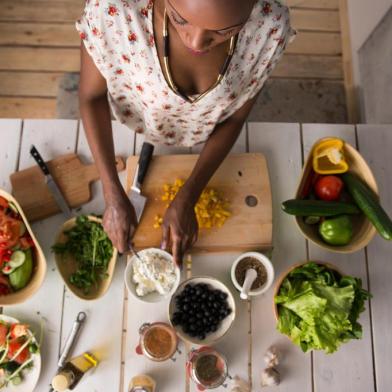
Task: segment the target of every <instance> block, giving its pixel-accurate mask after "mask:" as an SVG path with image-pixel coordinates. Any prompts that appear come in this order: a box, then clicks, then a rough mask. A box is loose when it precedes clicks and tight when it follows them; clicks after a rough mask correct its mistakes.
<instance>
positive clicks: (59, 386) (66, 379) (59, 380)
mask: <svg viewBox="0 0 392 392" xmlns="http://www.w3.org/2000/svg"><path fill="white" fill-rule="evenodd" d="M72 381H73V376H72V373H70V372H61V373H59V374H56V375H55V376H54V377H53V380H52V387H53V389H54V390H55V391H56V392H63V391H66V390H67V389H68V388H69V387H70V385H71V384H72Z"/></svg>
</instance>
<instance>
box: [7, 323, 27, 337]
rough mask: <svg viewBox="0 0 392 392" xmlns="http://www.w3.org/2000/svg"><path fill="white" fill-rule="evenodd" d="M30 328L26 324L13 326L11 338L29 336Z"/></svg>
mask: <svg viewBox="0 0 392 392" xmlns="http://www.w3.org/2000/svg"><path fill="white" fill-rule="evenodd" d="M28 330H29V326H28V325H26V324H12V325H11V338H12V339H14V338H20V337H21V336H27V331H28Z"/></svg>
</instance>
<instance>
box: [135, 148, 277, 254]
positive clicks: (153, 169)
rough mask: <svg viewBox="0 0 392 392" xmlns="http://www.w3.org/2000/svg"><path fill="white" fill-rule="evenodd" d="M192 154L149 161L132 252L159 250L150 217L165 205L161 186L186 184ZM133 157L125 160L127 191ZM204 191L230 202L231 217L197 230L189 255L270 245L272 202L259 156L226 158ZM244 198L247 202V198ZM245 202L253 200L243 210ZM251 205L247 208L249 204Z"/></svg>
mask: <svg viewBox="0 0 392 392" xmlns="http://www.w3.org/2000/svg"><path fill="white" fill-rule="evenodd" d="M198 157H199V156H198V155H163V156H154V157H153V160H152V162H151V164H150V167H149V169H148V173H147V176H146V179H145V180H144V183H143V186H142V194H143V195H144V196H146V197H147V198H148V201H147V204H146V207H145V210H144V212H143V216H142V219H141V222H140V225H139V227H138V229H137V231H136V234H135V238H134V239H135V246H136V248H138V249H144V248H148V247H159V246H160V243H161V229H154V228H153V224H154V217H155V216H156V215H157V214H159V215H161V216H163V215H164V212H165V204H166V202H164V201H162V200H161V195H162V193H163V190H162V187H163V185H164V184H169V183H170V184H172V183H174V181H175V180H176V179H177V178H179V179H183V180H186V179H187V178H188V177H189V175H190V173H191V171H192V169H193V167H194V165H195V163H196V161H197V159H198ZM137 161H138V157H130V158H128V160H127V192H129V190H130V188H131V185H132V180H133V176H134V173H135V168H136V165H137ZM208 187H211V188H214V189H216V190H217V191H219V192H220V193H221V194H222V195H223V197H224V198H227V199H228V200H229V202H230V211H231V213H232V216H231V217H230V218H229V219H228V220H227V221H226V223H225V224H224V225H223V226H222V227H221V228H213V229H201V230H200V233H199V239H198V241H197V243H196V244H195V246H194V249H193V250H192V251H196V252H230V251H233V252H234V251H249V250H267V249H270V248H271V246H272V201H271V188H270V181H269V176H268V169H267V162H266V159H265V157H264V156H263V155H261V154H233V155H229V156H228V157H227V158H226V160H225V161H224V162H223V164H222V165H221V166H220V168H219V169H218V170H217V172H216V173H215V175H214V176H213V178H212V179H211V181H210V183H209V184H208ZM249 197H250V198H249ZM247 200H248V202H249V200H250V201H251V202H252V201H255V200H256V203H257V204H256V205H255V206H249V205H248V204H247ZM251 204H252V203H251Z"/></svg>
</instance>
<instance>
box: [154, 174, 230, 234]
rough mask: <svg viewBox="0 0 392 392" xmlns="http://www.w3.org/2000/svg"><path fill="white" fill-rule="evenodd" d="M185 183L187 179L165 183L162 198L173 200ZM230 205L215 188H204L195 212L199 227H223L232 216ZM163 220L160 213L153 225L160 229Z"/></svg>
mask: <svg viewBox="0 0 392 392" xmlns="http://www.w3.org/2000/svg"><path fill="white" fill-rule="evenodd" d="M184 184H185V181H184V180H182V179H176V180H175V181H174V183H173V184H164V185H163V194H162V196H161V200H162V201H167V202H171V201H173V200H174V198H175V197H176V195H177V192H178V191H179V190H180V189H181V187H182V186H183V185H184ZM229 206H230V203H229V201H228V200H227V199H225V198H222V197H221V195H220V194H219V193H218V192H217V191H216V190H215V189H212V188H207V189H204V191H203V192H202V194H201V195H200V198H199V200H198V202H197V204H196V206H195V214H196V219H197V222H198V224H199V227H200V228H205V229H209V228H213V227H222V226H223V224H224V223H225V222H226V220H227V218H228V217H230V216H231V213H230V211H229V210H228V209H229ZM168 207H169V204H166V205H165V208H168ZM162 222H163V218H162V217H161V216H160V215H156V216H155V218H154V224H153V227H154V228H155V229H158V228H159V227H160V226H161V225H162Z"/></svg>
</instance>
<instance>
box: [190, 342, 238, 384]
mask: <svg viewBox="0 0 392 392" xmlns="http://www.w3.org/2000/svg"><path fill="white" fill-rule="evenodd" d="M187 371H188V374H189V376H190V377H191V378H192V380H193V381H194V382H195V383H196V384H197V386H198V388H199V389H201V390H203V389H215V388H218V387H220V386H223V387H226V386H227V385H225V384H224V383H225V381H226V380H227V379H228V378H231V377H230V376H229V374H228V368H227V361H226V358H225V357H224V356H223V355H222V354H220V353H218V352H217V351H216V350H214V349H213V348H212V347H201V348H199V349H197V350H192V351H191V352H190V353H189V357H188V362H187Z"/></svg>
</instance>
